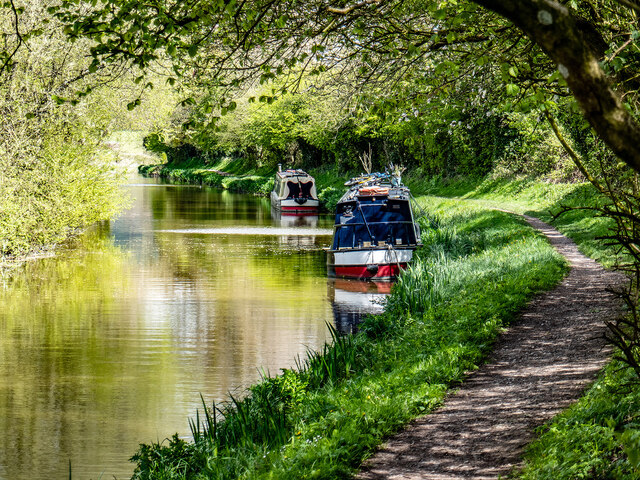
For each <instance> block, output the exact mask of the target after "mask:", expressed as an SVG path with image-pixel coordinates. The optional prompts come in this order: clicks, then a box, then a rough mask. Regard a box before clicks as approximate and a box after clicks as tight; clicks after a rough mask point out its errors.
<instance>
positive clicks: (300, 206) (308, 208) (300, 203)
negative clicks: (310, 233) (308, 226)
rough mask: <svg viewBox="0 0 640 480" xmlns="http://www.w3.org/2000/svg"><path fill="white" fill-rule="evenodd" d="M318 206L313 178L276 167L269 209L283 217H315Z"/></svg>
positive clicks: (304, 173)
mask: <svg viewBox="0 0 640 480" xmlns="http://www.w3.org/2000/svg"><path fill="white" fill-rule="evenodd" d="M319 206H320V202H319V201H318V194H317V192H316V182H315V180H314V179H313V177H312V176H311V175H309V174H308V173H307V172H305V171H304V170H282V168H281V166H280V165H278V171H277V172H276V178H275V182H274V184H273V190H272V191H271V207H272V208H273V209H275V210H277V211H279V212H281V213H282V214H283V215H317V214H318V209H319Z"/></svg>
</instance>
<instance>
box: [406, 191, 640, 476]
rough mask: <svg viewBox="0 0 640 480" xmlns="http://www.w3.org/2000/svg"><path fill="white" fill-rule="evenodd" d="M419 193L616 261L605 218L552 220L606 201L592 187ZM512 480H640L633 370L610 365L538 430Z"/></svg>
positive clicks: (585, 213) (639, 402)
mask: <svg viewBox="0 0 640 480" xmlns="http://www.w3.org/2000/svg"><path fill="white" fill-rule="evenodd" d="M416 183H417V182H416ZM416 187H417V188H418V189H422V191H423V192H431V193H433V194H437V195H441V196H450V197H457V198H463V199H465V201H467V202H472V203H473V204H475V205H478V206H482V207H487V208H502V209H507V210H511V211H514V212H518V213H525V214H529V215H533V216H536V217H538V218H541V219H543V220H545V221H547V222H549V223H552V224H554V225H555V226H556V227H557V228H558V229H559V230H560V231H562V232H563V233H564V234H566V235H567V236H569V237H571V238H572V239H573V240H574V241H575V242H576V243H577V244H578V246H579V248H580V250H581V251H582V252H583V253H585V254H586V255H587V256H589V257H592V258H595V259H597V260H598V261H599V262H601V263H602V264H604V265H605V266H612V265H613V264H614V263H615V261H616V254H615V250H614V248H613V247H611V246H606V245H605V244H604V243H603V242H601V241H598V240H597V237H598V236H602V235H605V234H606V233H607V232H608V228H609V225H610V223H609V221H608V220H607V219H604V218H600V217H598V216H596V215H594V213H593V212H592V211H589V210H576V211H572V212H569V213H567V214H564V215H562V216H560V217H558V218H554V215H553V214H555V213H557V212H558V211H559V210H560V207H561V206H582V207H584V206H593V205H597V204H599V203H600V202H602V201H603V200H602V198H601V197H600V196H599V195H598V193H597V192H596V191H595V189H593V188H592V187H591V186H590V185H589V184H548V183H543V182H539V181H533V180H527V179H521V180H505V179H485V180H479V181H471V180H469V179H465V180H462V179H458V180H449V181H438V182H432V183H430V184H426V185H425V184H422V185H420V184H419V183H418V185H416ZM604 320H605V319H603V321H604ZM512 478H520V479H525V480H534V479H535V480H542V479H545V480H565V479H566V480H569V479H577V478H611V479H638V478H640V386H639V385H638V378H637V376H635V375H634V373H633V372H632V371H631V369H630V368H625V366H624V365H622V364H620V363H618V362H612V363H611V364H610V365H608V366H607V368H606V369H605V370H604V371H603V372H602V373H601V375H600V378H599V379H598V381H597V382H596V383H595V384H594V385H593V386H592V387H591V388H589V389H588V390H587V392H586V393H585V395H584V396H583V397H582V398H581V399H580V401H579V402H578V403H577V404H576V405H574V406H573V407H571V408H570V409H568V410H567V411H565V412H563V413H562V414H561V415H559V416H558V417H557V418H555V419H554V420H553V421H551V422H549V424H547V425H545V426H544V427H542V428H541V429H540V437H539V438H538V440H536V441H535V442H534V443H533V444H532V445H530V446H529V447H528V450H527V454H526V459H525V467H524V468H523V470H522V471H519V472H515V473H514V474H513V475H512Z"/></svg>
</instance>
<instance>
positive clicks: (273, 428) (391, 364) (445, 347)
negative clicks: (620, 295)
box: [135, 200, 565, 479]
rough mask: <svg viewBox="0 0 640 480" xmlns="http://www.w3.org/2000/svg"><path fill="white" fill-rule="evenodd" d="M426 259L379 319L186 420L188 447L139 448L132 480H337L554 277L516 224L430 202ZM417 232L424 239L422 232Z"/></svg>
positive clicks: (535, 241)
mask: <svg viewBox="0 0 640 480" xmlns="http://www.w3.org/2000/svg"><path fill="white" fill-rule="evenodd" d="M429 208H430V209H431V211H432V212H434V213H433V218H431V219H430V221H429V222H427V223H426V224H425V231H424V235H425V239H426V241H425V247H424V248H423V249H422V251H421V252H420V253H419V255H418V259H417V260H416V261H415V262H414V265H413V267H412V268H411V269H410V270H408V271H407V272H406V273H405V274H404V275H403V276H402V278H401V279H400V281H399V282H398V284H397V285H396V286H395V287H394V289H393V294H392V296H391V298H390V300H389V304H388V306H387V309H386V313H385V314H383V315H381V316H377V317H371V318H369V319H368V320H367V321H365V323H364V324H363V325H362V327H361V331H360V333H359V334H357V335H355V336H347V337H341V336H338V335H337V333H336V332H335V331H333V342H332V343H331V344H328V345H326V346H325V347H324V348H323V349H321V350H320V351H318V352H310V354H309V356H308V358H307V359H305V360H300V361H299V364H298V368H297V369H296V370H287V371H285V372H283V373H282V374H281V375H279V376H276V377H265V378H264V379H263V381H262V382H260V383H259V384H257V385H255V386H254V387H252V388H251V389H250V390H249V392H247V396H246V397H244V398H242V399H237V398H231V399H230V400H229V401H228V402H227V403H225V404H222V405H215V406H213V407H208V408H206V410H203V412H201V413H199V414H198V415H197V416H196V418H195V420H192V422H191V427H192V432H193V438H194V440H193V441H192V442H187V441H185V440H183V439H180V438H178V437H174V438H173V439H171V440H169V441H167V442H165V443H163V444H153V445H144V446H142V447H141V449H140V451H139V452H138V454H137V455H136V457H135V460H136V461H137V465H138V468H137V470H136V474H135V478H154V479H156V478H172V479H173V478H238V477H242V478H291V479H294V478H295V479H299V478H326V479H333V478H344V477H345V476H348V475H349V474H350V473H351V472H353V471H354V469H355V468H357V466H358V465H359V464H360V462H361V461H362V460H363V459H364V458H365V457H366V456H368V455H369V454H371V452H372V451H373V450H374V449H375V447H376V446H377V445H378V444H379V443H380V442H381V441H383V439H384V438H385V437H386V436H388V435H389V434H391V433H392V432H394V431H396V430H397V429H399V428H400V427H401V426H402V425H404V424H406V423H407V422H408V421H410V420H411V419H413V418H415V417H416V416H418V415H420V414H424V413H427V412H429V411H430V410H432V409H433V408H435V407H436V406H437V405H438V404H439V403H440V402H441V401H442V399H443V396H444V394H445V392H446V391H447V388H448V387H449V386H451V385H455V384H456V383H457V382H460V381H461V380H462V379H463V378H464V376H465V374H466V372H468V371H470V370H473V369H474V368H476V367H477V365H479V363H481V362H482V359H483V358H484V356H485V355H486V353H487V352H488V351H489V349H490V347H491V345H492V343H493V341H494V339H495V338H496V336H497V335H498V334H499V332H500V331H501V330H502V328H504V327H505V326H506V325H507V324H508V322H509V321H510V320H511V319H512V318H513V317H514V314H515V313H516V312H517V311H519V310H520V309H521V308H522V307H523V306H524V305H525V303H526V301H527V300H528V299H529V298H530V297H531V296H532V295H533V294H534V293H535V292H537V291H540V290H543V289H548V288H550V287H552V286H553V285H554V284H555V283H557V282H558V280H559V279H560V278H561V277H562V275H563V273H564V271H565V265H564V262H563V260H562V259H561V258H560V257H559V256H558V255H557V254H556V253H555V252H554V251H553V249H552V248H551V247H550V246H549V245H548V243H547V242H546V241H545V240H544V239H542V238H541V237H540V235H539V234H538V233H536V232H535V231H534V230H532V229H531V228H530V227H529V226H528V225H526V224H525V223H524V222H523V221H521V220H520V219H518V218H515V217H513V216H511V215H508V214H505V213H501V212H491V211H486V210H483V209H481V208H479V207H476V206H473V205H469V204H464V205H461V204H459V203H456V202H451V201H450V202H435V201H433V200H431V201H429ZM427 225H428V227H427Z"/></svg>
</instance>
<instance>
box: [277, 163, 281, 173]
mask: <svg viewBox="0 0 640 480" xmlns="http://www.w3.org/2000/svg"><path fill="white" fill-rule="evenodd" d="M278 171H279V172H281V171H282V164H281V163H279V164H278Z"/></svg>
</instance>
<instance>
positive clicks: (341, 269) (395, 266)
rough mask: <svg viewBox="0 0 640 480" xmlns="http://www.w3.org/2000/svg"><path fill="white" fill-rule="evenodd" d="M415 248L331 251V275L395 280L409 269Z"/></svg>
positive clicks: (328, 263) (328, 259)
mask: <svg viewBox="0 0 640 480" xmlns="http://www.w3.org/2000/svg"><path fill="white" fill-rule="evenodd" d="M414 250H415V247H414V248H412V247H399V248H384V247H380V248H353V249H341V250H329V252H328V255H327V266H328V270H329V275H330V276H332V277H340V278H356V279H359V280H393V279H395V278H396V277H397V276H398V275H399V274H400V270H404V269H405V268H407V265H408V263H409V262H411V259H412V258H413V251H414Z"/></svg>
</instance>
